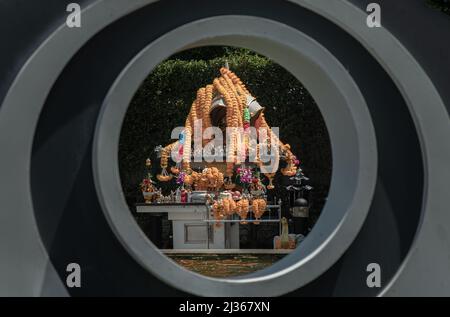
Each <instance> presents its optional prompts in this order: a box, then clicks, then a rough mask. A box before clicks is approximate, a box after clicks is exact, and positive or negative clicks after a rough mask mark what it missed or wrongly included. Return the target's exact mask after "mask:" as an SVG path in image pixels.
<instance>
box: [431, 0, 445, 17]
mask: <svg viewBox="0 0 450 317" xmlns="http://www.w3.org/2000/svg"><path fill="white" fill-rule="evenodd" d="M427 3H428V4H429V5H430V6H431V7H433V8H436V9H439V10H441V11H442V12H444V13H447V14H449V15H450V0H427Z"/></svg>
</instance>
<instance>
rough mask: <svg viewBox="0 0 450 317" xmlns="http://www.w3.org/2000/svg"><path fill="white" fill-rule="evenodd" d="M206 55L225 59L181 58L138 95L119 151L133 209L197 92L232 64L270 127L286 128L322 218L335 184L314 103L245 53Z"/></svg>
mask: <svg viewBox="0 0 450 317" xmlns="http://www.w3.org/2000/svg"><path fill="white" fill-rule="evenodd" d="M205 50H207V49H205ZM206 52H208V53H211V54H213V56H214V54H215V55H220V54H222V55H223V56H220V57H216V58H213V59H211V60H198V59H197V60H192V59H191V58H192V57H194V58H197V57H198V56H202V54H201V51H200V53H199V51H198V50H196V51H194V52H190V53H189V54H186V53H181V54H179V55H177V56H175V57H174V58H171V59H169V60H167V61H165V62H163V63H161V64H160V65H159V66H157V67H156V69H154V71H153V72H152V73H151V74H150V75H149V76H148V78H147V79H146V80H145V81H144V83H143V84H142V85H141V87H140V88H139V90H138V91H137V92H136V94H135V96H134V98H133V100H132V102H131V105H130V107H129V110H128V113H127V115H126V117H125V120H124V123H123V127H122V133H121V139H120V150H119V161H120V173H121V179H122V185H123V190H124V193H125V196H126V198H127V201H128V203H129V205H130V206H132V205H133V204H134V203H135V202H136V201H140V200H141V199H142V197H141V193H140V192H139V182H140V181H141V179H142V176H143V175H144V169H145V167H144V162H145V159H146V158H147V157H152V158H153V162H154V165H159V164H158V163H157V162H156V158H155V157H154V153H153V149H154V147H155V146H157V145H165V144H168V143H169V142H170V133H171V130H172V129H173V128H174V127H177V126H182V125H183V124H184V121H185V118H186V116H187V114H188V111H189V108H190V106H191V104H192V101H193V100H194V99H195V97H196V92H197V90H198V89H199V88H200V87H204V86H205V85H207V84H210V83H212V81H213V79H214V78H215V77H217V76H219V68H220V67H222V66H223V65H224V64H225V62H226V61H228V63H229V66H230V69H231V70H233V71H234V72H235V73H236V74H237V75H238V76H239V77H240V78H241V79H242V80H243V82H244V83H246V85H247V87H248V88H249V90H250V92H252V94H253V95H254V96H255V97H256V98H257V99H258V101H259V102H260V104H262V105H263V106H265V107H266V110H265V113H266V118H267V120H268V121H269V124H270V125H271V126H278V127H280V137H281V139H282V140H283V141H284V142H285V143H289V144H291V146H292V148H293V152H294V153H295V154H297V156H298V157H299V158H300V160H301V161H302V163H303V168H304V170H305V173H306V174H307V175H308V176H309V177H310V178H311V180H312V185H313V186H314V188H315V190H314V208H313V214H316V215H318V213H319V211H320V209H321V208H322V205H323V202H324V199H325V198H326V195H327V191H328V186H329V182H330V175H331V150H330V141H329V137H328V133H327V130H326V127H325V124H324V121H323V118H322V116H321V114H320V112H319V110H318V108H317V106H316V104H315V102H314V100H313V98H312V97H311V96H310V95H309V93H308V91H307V90H306V89H305V88H304V87H303V86H302V85H301V84H300V83H299V82H298V81H297V80H296V79H295V78H294V77H293V76H292V75H291V74H290V73H289V72H288V71H286V70H285V69H283V68H282V67H280V66H279V65H278V64H276V63H274V62H272V61H271V60H269V59H267V58H265V57H262V56H259V55H256V54H254V53H253V54H252V53H249V52H248V51H245V50H235V51H229V50H224V49H222V51H220V50H219V49H209V51H206ZM204 55H205V54H203V56H204ZM155 172H156V171H155Z"/></svg>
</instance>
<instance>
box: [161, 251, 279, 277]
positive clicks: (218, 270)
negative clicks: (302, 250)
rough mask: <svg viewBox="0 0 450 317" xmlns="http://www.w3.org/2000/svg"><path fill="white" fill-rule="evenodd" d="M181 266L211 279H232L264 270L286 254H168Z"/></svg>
mask: <svg viewBox="0 0 450 317" xmlns="http://www.w3.org/2000/svg"><path fill="white" fill-rule="evenodd" d="M167 256H169V257H170V258H171V259H172V260H174V261H175V262H176V263H178V264H179V265H181V266H183V267H185V268H187V269H188V270H191V271H193V272H196V273H199V274H203V275H206V276H210V277H232V276H239V275H245V274H249V273H252V272H255V271H258V270H262V269H264V268H266V267H268V266H270V265H272V264H273V263H275V262H276V261H278V260H280V259H281V258H283V257H284V256H285V254H230V255H226V254H167Z"/></svg>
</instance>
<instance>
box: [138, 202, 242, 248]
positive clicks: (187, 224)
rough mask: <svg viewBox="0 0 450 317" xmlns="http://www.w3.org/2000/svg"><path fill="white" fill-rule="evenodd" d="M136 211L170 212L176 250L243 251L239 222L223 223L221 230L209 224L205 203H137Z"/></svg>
mask: <svg viewBox="0 0 450 317" xmlns="http://www.w3.org/2000/svg"><path fill="white" fill-rule="evenodd" d="M136 211H137V212H138V213H154V214H163V213H167V214H168V219H169V220H170V221H172V228H173V248H174V249H186V250H189V249H239V223H238V222H233V223H222V224H221V225H220V227H217V226H215V225H214V224H213V223H211V222H206V221H205V220H206V219H207V212H208V211H207V207H206V205H205V204H198V203H184V204H182V203H171V204H137V205H136ZM207 230H209V232H208V231H207ZM208 237H209V242H208Z"/></svg>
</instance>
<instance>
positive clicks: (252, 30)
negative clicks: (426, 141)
mask: <svg viewBox="0 0 450 317" xmlns="http://www.w3.org/2000/svg"><path fill="white" fill-rule="evenodd" d="M244 25H245V28H244V27H243V26H244ZM204 45H232V46H240V47H246V48H249V49H253V50H255V51H256V52H258V53H261V54H264V55H265V56H268V57H269V58H271V59H273V60H275V61H276V62H278V63H279V64H280V65H281V66H283V67H285V68H286V69H288V70H289V71H290V72H291V73H292V74H293V75H294V76H295V77H296V78H297V79H299V80H300V81H301V82H302V83H303V84H304V85H305V87H306V88H307V89H308V90H309V91H310V92H311V94H312V95H313V96H314V99H315V100H316V101H317V104H318V106H319V108H320V110H321V112H322V115H323V117H324V120H325V123H326V125H327V128H328V131H329V134H330V140H331V147H332V152H333V172H332V180H331V186H330V192H329V195H328V201H327V203H326V204H325V207H324V209H323V213H322V215H323V216H322V217H320V219H319V220H318V222H317V224H316V226H315V227H314V230H312V232H311V233H310V234H309V236H308V237H307V238H306V239H305V241H304V242H303V243H302V244H301V245H300V247H299V248H297V249H296V250H295V251H294V252H293V253H292V254H291V255H290V256H289V257H286V258H284V259H283V260H281V261H278V262H277V263H275V264H274V265H273V266H271V267H270V268H268V269H265V270H262V271H259V272H257V273H254V274H252V275H250V276H245V278H240V279H225V280H224V279H214V278H207V277H203V276H200V275H197V274H194V273H192V272H189V271H187V270H183V269H180V267H179V266H177V265H175V264H174V263H173V262H171V261H168V259H167V258H166V257H165V256H164V255H163V254H162V253H161V252H160V251H158V250H156V249H155V248H154V246H153V245H152V244H151V243H150V241H149V240H148V239H147V238H146V237H145V235H144V234H143V233H142V231H141V230H140V229H139V227H138V225H137V224H136V222H135V221H134V218H133V217H132V215H131V214H130V213H129V212H128V211H127V205H126V202H125V199H124V197H123V194H122V189H121V185H120V176H119V172H118V165H119V164H118V155H117V153H118V148H119V147H118V143H119V138H120V130H119V129H118V127H119V126H121V124H122V121H123V118H124V116H125V113H126V110H127V105H128V104H129V103H130V100H131V99H132V97H133V94H134V93H135V91H136V89H137V87H138V86H139V85H140V83H141V82H142V81H143V80H144V78H145V77H146V75H147V74H148V73H149V72H150V71H151V70H152V69H153V68H154V67H155V66H156V65H157V64H158V63H159V62H161V61H163V60H164V59H166V58H167V57H169V56H170V55H171V54H173V53H174V52H177V51H180V50H183V49H186V48H189V47H195V46H204ZM356 122H358V124H357V123H356ZM376 158H377V153H376V144H375V136H374V132H373V127H372V124H371V120H370V116H369V114H368V112H367V109H366V105H365V102H364V99H363V97H362V95H361V93H360V92H359V90H358V89H357V87H356V85H355V84H354V82H353V81H352V79H351V77H350V76H349V74H348V73H347V72H346V70H345V69H344V67H342V65H340V64H339V62H338V61H337V60H336V59H335V58H333V56H332V55H331V54H330V53H329V52H328V51H327V50H326V49H324V48H323V47H322V46H320V45H319V44H318V43H317V42H315V41H313V40H312V39H310V38H309V37H307V36H306V35H304V34H303V33H301V32H299V31H298V30H295V29H292V28H289V27H287V26H285V25H282V24H280V23H277V22H273V21H270V20H265V19H261V18H253V17H242V16H240V17H238V16H223V17H215V18H210V19H205V20H199V21H195V22H192V23H190V24H187V25H185V26H183V27H180V28H178V29H176V30H174V31H172V32H169V33H167V34H166V35H164V36H163V37H161V38H160V39H158V40H157V41H155V42H153V43H151V44H150V45H149V46H148V47H147V48H146V49H144V50H143V51H142V52H141V53H140V54H139V55H138V56H137V57H136V58H135V59H134V60H133V61H132V62H130V64H129V65H128V67H127V68H126V69H125V70H124V71H123V72H122V74H121V75H120V76H119V78H118V79H117V80H116V82H115V83H114V85H113V87H111V89H110V92H109V94H108V97H107V98H106V100H105V104H104V106H103V109H102V114H101V117H100V119H99V122H98V125H97V132H96V140H95V144H94V176H95V180H96V188H97V191H98V193H99V196H100V199H101V203H102V205H103V206H102V207H103V209H104V212H105V214H106V216H107V219H108V221H109V222H110V224H111V226H112V228H113V229H114V230H115V233H116V235H117V236H118V238H119V239H120V240H121V242H122V243H123V244H124V246H125V247H126V248H127V249H128V250H129V252H130V253H131V254H132V255H133V256H134V257H135V258H136V260H138V261H139V262H140V263H141V264H142V265H143V266H144V267H146V268H147V269H148V270H150V271H151V272H152V273H154V274H156V275H157V276H159V277H160V278H162V279H163V280H164V281H166V282H168V283H170V284H171V285H173V286H175V287H178V288H181V289H183V290H186V291H189V292H192V293H195V294H199V295H219V296H228V295H238V296H239V295H254V296H257V295H258V296H273V295H280V294H283V293H286V292H288V291H290V290H293V289H296V288H298V287H301V286H302V285H304V284H306V283H308V282H309V281H311V280H313V279H314V278H316V277H317V276H319V275H320V274H321V273H323V272H324V271H325V270H326V269H328V268H329V267H330V266H331V265H332V264H333V263H334V262H335V261H336V260H337V259H338V258H339V257H340V256H341V255H342V253H343V252H344V251H345V250H346V248H347V247H348V246H349V244H350V243H351V242H352V240H353V239H354V237H355V236H356V234H357V233H358V231H359V229H360V227H361V225H362V223H363V221H364V218H365V216H366V214H367V211H368V207H369V205H370V201H371V197H372V194H373V190H374V184H375V181H376V160H377V159H376ZM149 246H150V247H149ZM292 281H295V282H294V283H293V282H292Z"/></svg>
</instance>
